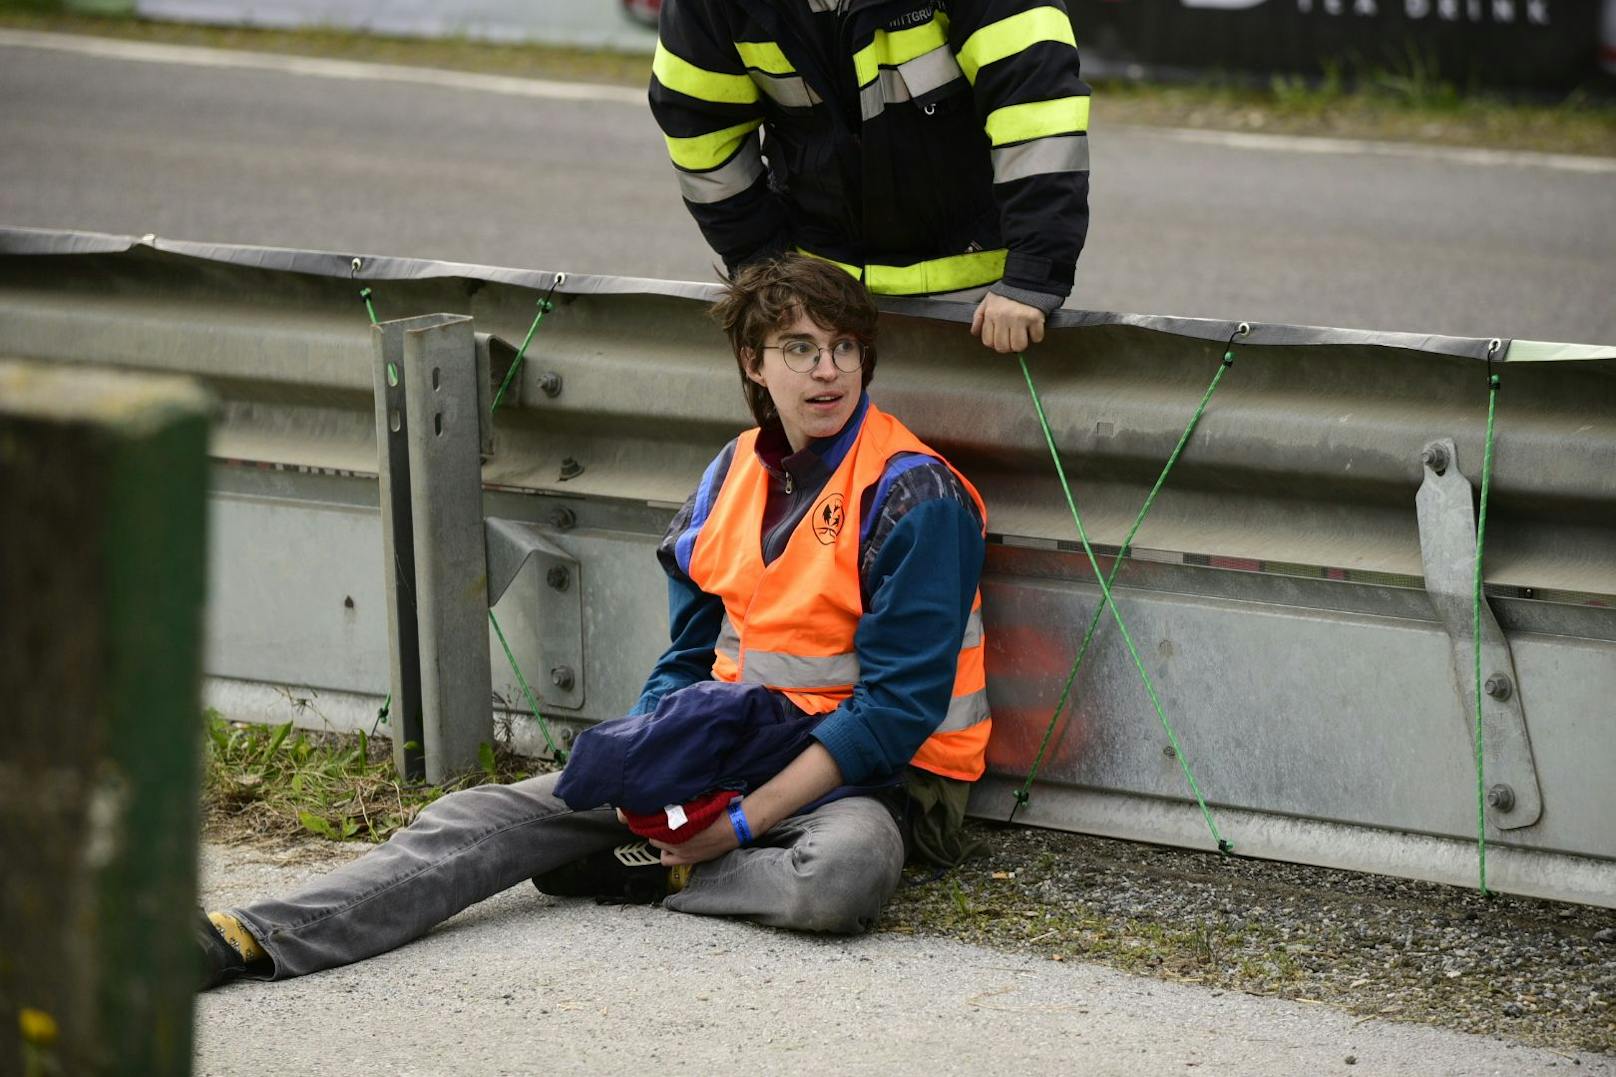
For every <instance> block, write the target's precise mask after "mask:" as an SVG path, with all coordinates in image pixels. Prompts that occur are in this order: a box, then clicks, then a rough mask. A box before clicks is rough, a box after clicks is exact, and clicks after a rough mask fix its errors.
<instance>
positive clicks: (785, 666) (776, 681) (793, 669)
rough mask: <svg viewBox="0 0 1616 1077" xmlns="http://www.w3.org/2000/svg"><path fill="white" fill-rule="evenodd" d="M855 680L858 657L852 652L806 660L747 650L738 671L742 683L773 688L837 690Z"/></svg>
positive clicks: (790, 655) (856, 679)
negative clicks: (744, 660)
mask: <svg viewBox="0 0 1616 1077" xmlns="http://www.w3.org/2000/svg"><path fill="white" fill-rule="evenodd" d="M858 679H859V660H858V655H856V654H854V653H852V652H851V651H849V652H848V653H846V654H833V655H828V656H826V657H824V658H805V657H803V656H802V655H798V654H779V653H776V652H774V651H752V650H748V651H747V652H746V662H745V663H744V664H743V665H742V667H741V680H743V681H745V682H747V683H748V684H767V685H770V686H772V687H775V688H804V689H806V688H837V687H840V686H842V685H848V684H854V683H856V682H857V681H858Z"/></svg>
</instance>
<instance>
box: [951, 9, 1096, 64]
mask: <svg viewBox="0 0 1616 1077" xmlns="http://www.w3.org/2000/svg"><path fill="white" fill-rule="evenodd" d="M1040 41H1059V42H1062V43H1063V44H1067V45H1071V46H1072V47H1074V48H1075V47H1076V46H1077V40H1076V39H1075V38H1074V37H1073V36H1072V20H1071V18H1070V17H1068V16H1067V14H1066V12H1064V11H1062V10H1060V9H1059V8H1053V7H1035V8H1033V9H1032V10H1031V11H1023V12H1021V13H1020V14H1019V15H1012V16H1010V17H1009V18H1008V19H1000V20H999V21H998V22H995V23H989V24H988V25H987V26H984V27H982V29H980V30H978V31H977V32H976V33H974V34H972V35H971V36H970V38H968V39H967V40H966V42H965V47H964V48H962V49H960V52H959V65H960V69H961V70H963V71H964V72H965V77H966V78H968V79H970V80H971V82H973V83H974V82H976V72H977V70H978V69H979V68H983V67H986V66H987V65H988V64H991V63H993V62H994V61H996V60H1002V59H1004V58H1005V57H1007V56H1014V55H1015V54H1016V53H1018V52H1020V51H1021V50H1022V49H1026V48H1031V47H1032V46H1033V45H1036V44H1038V43H1039V42H1040Z"/></svg>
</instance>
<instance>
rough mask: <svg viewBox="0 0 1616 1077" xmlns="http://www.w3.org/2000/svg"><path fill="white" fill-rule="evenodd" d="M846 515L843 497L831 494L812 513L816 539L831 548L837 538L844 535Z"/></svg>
mask: <svg viewBox="0 0 1616 1077" xmlns="http://www.w3.org/2000/svg"><path fill="white" fill-rule="evenodd" d="M845 518H846V513H845V512H844V511H843V509H842V495H841V494H839V493H835V494H829V495H827V496H826V497H824V498H822V499H821V500H820V502H819V504H817V505H815V506H814V511H813V513H812V519H813V525H814V538H816V539H818V540H819V541H820V542H822V543H824V544H825V545H826V546H829V545H830V544H831V543H833V542H835V541H836V536H837V535H840V534H841V533H842V522H843V520H844V519H845Z"/></svg>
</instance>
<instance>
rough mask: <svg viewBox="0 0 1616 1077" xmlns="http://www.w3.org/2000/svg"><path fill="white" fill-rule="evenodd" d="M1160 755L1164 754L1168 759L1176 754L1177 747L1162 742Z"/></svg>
mask: <svg viewBox="0 0 1616 1077" xmlns="http://www.w3.org/2000/svg"><path fill="white" fill-rule="evenodd" d="M1162 755H1165V756H1166V757H1167V758H1168V759H1172V758H1173V757H1174V756H1176V755H1178V749H1177V748H1175V747H1173V746H1172V745H1171V744H1164V745H1162Z"/></svg>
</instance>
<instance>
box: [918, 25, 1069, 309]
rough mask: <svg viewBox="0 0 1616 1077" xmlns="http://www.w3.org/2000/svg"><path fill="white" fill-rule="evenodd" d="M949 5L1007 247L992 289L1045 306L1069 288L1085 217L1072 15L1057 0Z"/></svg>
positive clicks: (951, 35)
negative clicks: (988, 153)
mask: <svg viewBox="0 0 1616 1077" xmlns="http://www.w3.org/2000/svg"><path fill="white" fill-rule="evenodd" d="M948 12H949V19H950V22H949V29H948V36H949V44H950V45H951V46H952V47H953V49H954V52H955V56H956V59H958V61H959V65H960V70H961V71H962V72H964V74H965V77H966V79H967V80H969V81H970V83H971V86H972V89H973V92H974V93H975V96H976V108H977V114H978V116H980V117H981V120H982V125H983V127H984V128H985V130H986V131H987V136H988V142H989V143H990V144H991V146H992V153H993V193H994V197H995V198H996V199H997V201H998V203H999V213H1000V225H1001V228H1002V231H1003V236H1004V242H1005V246H1006V248H1008V250H1009V255H1008V257H1007V259H1006V261H1005V267H1004V279H1003V281H1002V282H1001V284H1000V285H998V286H997V287H995V289H994V290H995V291H997V292H1000V293H1001V294H1004V295H1007V296H1009V297H1010V298H1012V299H1018V300H1020V301H1022V302H1027V303H1031V304H1032V305H1034V306H1041V307H1043V308H1044V309H1045V310H1046V311H1047V310H1052V309H1054V307H1056V306H1059V305H1060V304H1059V299H1063V298H1065V297H1066V296H1067V295H1068V294H1070V293H1071V290H1072V281H1073V276H1074V273H1075V271H1076V265H1077V258H1078V255H1079V254H1081V253H1082V251H1083V242H1084V240H1085V238H1086V237H1087V235H1088V224H1089V141H1088V126H1089V88H1088V86H1087V85H1086V84H1085V83H1084V82H1083V80H1082V78H1081V75H1080V71H1079V66H1078V56H1077V46H1076V42H1075V38H1074V37H1073V34H1072V22H1071V19H1070V17H1069V16H1068V15H1067V13H1066V8H1065V6H1064V5H1063V4H1062V2H1061V0H951V2H950V3H949V4H948ZM1040 297H1045V298H1048V297H1053V298H1055V299H1056V302H1054V303H1049V302H1039V298H1040Z"/></svg>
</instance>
